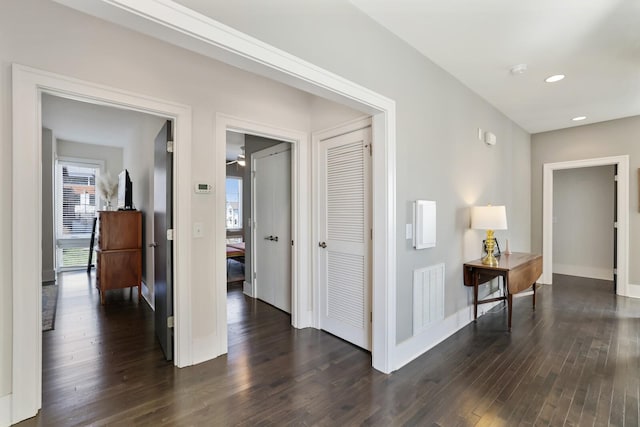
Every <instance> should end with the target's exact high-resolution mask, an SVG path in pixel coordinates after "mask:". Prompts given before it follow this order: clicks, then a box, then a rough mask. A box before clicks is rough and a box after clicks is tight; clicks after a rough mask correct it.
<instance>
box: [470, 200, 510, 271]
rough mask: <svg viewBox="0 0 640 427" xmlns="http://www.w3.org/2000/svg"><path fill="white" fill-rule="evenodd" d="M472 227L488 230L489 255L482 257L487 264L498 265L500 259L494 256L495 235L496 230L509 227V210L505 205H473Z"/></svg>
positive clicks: (487, 244) (487, 245)
mask: <svg viewBox="0 0 640 427" xmlns="http://www.w3.org/2000/svg"><path fill="white" fill-rule="evenodd" d="M471 228H473V229H476V230H487V239H486V248H487V255H486V256H485V257H484V258H482V263H483V264H485V265H491V266H496V265H498V260H497V259H496V257H495V256H493V249H494V248H495V244H496V239H495V237H493V231H494V230H506V229H507V210H506V209H505V207H504V206H491V205H488V206H473V207H472V208H471Z"/></svg>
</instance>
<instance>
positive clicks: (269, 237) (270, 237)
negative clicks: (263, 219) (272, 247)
mask: <svg viewBox="0 0 640 427" xmlns="http://www.w3.org/2000/svg"><path fill="white" fill-rule="evenodd" d="M264 240H273V236H267V237H265V238H264Z"/></svg>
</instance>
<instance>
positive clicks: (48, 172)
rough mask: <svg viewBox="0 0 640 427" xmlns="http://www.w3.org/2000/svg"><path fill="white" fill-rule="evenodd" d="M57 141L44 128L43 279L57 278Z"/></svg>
mask: <svg viewBox="0 0 640 427" xmlns="http://www.w3.org/2000/svg"><path fill="white" fill-rule="evenodd" d="M55 146H56V141H55V137H54V135H53V132H52V131H51V129H46V128H42V281H43V282H49V281H52V280H56V276H55V268H56V264H55V262H56V255H55V254H56V249H55V226H54V223H55V219H54V211H53V201H54V198H53V195H54V182H55V179H54V159H55V150H56V149H55Z"/></svg>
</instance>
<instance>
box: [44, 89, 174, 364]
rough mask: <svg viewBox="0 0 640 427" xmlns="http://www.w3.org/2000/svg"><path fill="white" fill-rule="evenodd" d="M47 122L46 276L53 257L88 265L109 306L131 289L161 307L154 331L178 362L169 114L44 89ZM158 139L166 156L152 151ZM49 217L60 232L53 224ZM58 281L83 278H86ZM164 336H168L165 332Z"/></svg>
mask: <svg viewBox="0 0 640 427" xmlns="http://www.w3.org/2000/svg"><path fill="white" fill-rule="evenodd" d="M42 125H43V137H42V169H43V172H44V171H46V170H49V169H51V167H52V166H53V171H54V173H53V174H47V173H43V175H42V194H43V203H42V214H41V216H42V230H43V243H42V247H43V251H42V254H43V258H42V266H43V273H42V274H43V281H44V279H46V278H48V277H49V268H48V266H49V265H55V268H54V272H57V273H58V275H59V274H60V273H62V272H66V271H83V272H84V271H86V273H87V274H86V276H85V285H86V287H87V288H88V297H89V298H91V297H93V296H95V295H94V294H95V292H99V294H100V300H101V303H102V304H105V305H106V306H110V305H114V304H115V305H118V304H122V299H121V296H122V295H123V292H121V290H123V289H124V290H125V292H124V293H125V294H127V295H129V299H130V300H131V301H132V302H133V303H134V304H133V307H137V309H139V310H144V309H147V308H146V307H145V305H148V306H149V307H150V309H153V308H155V309H156V310H155V312H156V315H159V316H160V317H161V321H160V322H158V325H157V327H156V328H155V331H156V335H157V336H158V339H159V341H160V343H161V345H162V348H163V350H165V354H166V357H167V359H169V360H171V358H172V345H171V344H172V342H173V338H172V329H171V328H167V317H169V316H171V315H172V313H173V307H172V302H171V298H170V297H171V292H168V291H167V290H169V291H170V290H171V287H170V286H169V287H168V286H166V284H169V285H171V281H170V280H167V277H168V278H169V279H170V278H171V277H172V274H171V269H172V267H173V263H172V261H171V258H170V256H169V257H164V256H163V254H164V253H167V251H168V250H170V249H171V248H170V245H167V240H166V234H167V233H166V230H167V228H171V227H170V226H169V227H167V225H166V224H165V222H167V221H165V222H162V221H161V220H163V219H168V223H169V224H170V220H171V210H172V209H171V206H172V203H171V195H172V193H173V188H172V183H171V179H170V178H171V173H170V172H171V169H172V160H171V158H170V156H171V153H170V152H168V151H167V140H168V139H172V138H171V135H172V132H171V121H166V120H165V119H164V118H162V117H158V116H156V115H150V114H145V113H142V112H137V111H131V110H127V109H122V108H114V107H112V106H104V105H96V104H91V103H87V102H83V101H82V100H77V99H67V98H63V97H60V96H54V95H50V94H46V93H45V94H43V95H42ZM161 128H162V130H161ZM159 131H160V134H159V135H158V132H159ZM154 140H155V142H154ZM158 144H159V149H160V150H159V151H160V155H159V156H155V158H154V145H155V148H156V150H155V151H158V150H157V148H158ZM167 170H168V172H169V173H167ZM159 171H160V172H161V175H160V176H159V175H158V172H159ZM52 175H53V179H52ZM118 177H120V178H122V180H121V181H120V182H119V181H118ZM167 177H168V178H169V179H168V180H167V179H165V178H167ZM48 199H51V200H52V201H51V203H48ZM167 205H168V206H169V209H167ZM117 208H119V209H120V210H118V211H115V210H116V209H117ZM98 218H99V219H100V221H99V223H98V224H99V225H98V226H96V220H97V219H98ZM52 223H53V227H52V228H53V232H48V231H47V229H48V228H49V227H50V226H51V224H52ZM100 233H101V234H102V235H101V236H100V237H99V238H98V234H100ZM122 236H127V237H130V238H128V239H123V238H122ZM158 236H160V237H162V238H158ZM94 237H95V239H94ZM94 242H95V245H94ZM50 248H53V250H52V251H51V250H49V249H50ZM165 260H168V262H164V261H165ZM61 282H62V283H74V284H75V285H76V286H77V284H78V283H79V279H78V277H77V276H76V277H75V278H74V279H73V280H71V281H69V280H61ZM140 284H142V285H140ZM54 287H55V289H56V290H57V289H58V288H59V287H58V286H55V285H54ZM96 288H98V289H97V290H96ZM140 288H142V289H143V292H142V295H140V293H139V292H135V295H136V296H137V298H135V297H134V293H133V292H130V291H131V290H132V289H136V290H138V289H140ZM50 289H52V288H49V287H47V288H43V304H44V305H47V306H48V305H49V302H50V300H54V298H50V297H49V295H50V294H51V295H54V293H51V292H50ZM45 290H46V291H47V292H45ZM94 291H95V292H94ZM69 292H70V291H69ZM69 292H67V291H66V290H65V289H62V288H60V292H55V295H58V294H60V295H61V297H63V298H64V297H65V296H67V297H68V295H69ZM54 302H55V303H57V302H58V299H57V298H55V301H54ZM90 304H93V303H90ZM167 305H168V307H167ZM55 307H56V305H54V308H53V309H52V310H51V309H49V310H47V309H44V310H43V324H44V323H47V324H49V323H50V324H51V325H53V324H54V321H55V315H56V310H55ZM163 307H164V309H162V308H163ZM107 308H109V307H104V306H103V307H102V309H107ZM93 309H94V310H98V309H100V306H98V307H95V306H94V307H93ZM58 314H60V313H58ZM62 314H63V315H64V313H62ZM50 316H53V317H52V319H51V320H49V319H48V317H50ZM163 329H164V330H166V333H162V330H163ZM149 330H150V331H151V330H153V329H152V328H149ZM167 334H168V336H169V338H168V339H164V340H163V338H164V337H165V336H166V335H167Z"/></svg>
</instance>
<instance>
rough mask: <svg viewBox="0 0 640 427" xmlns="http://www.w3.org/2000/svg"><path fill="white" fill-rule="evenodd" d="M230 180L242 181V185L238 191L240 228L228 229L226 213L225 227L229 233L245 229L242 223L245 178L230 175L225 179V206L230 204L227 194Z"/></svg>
mask: <svg viewBox="0 0 640 427" xmlns="http://www.w3.org/2000/svg"><path fill="white" fill-rule="evenodd" d="M230 179H235V180H236V181H240V185H239V186H238V188H239V190H238V204H239V206H240V208H239V209H238V216H239V222H240V226H239V227H235V228H228V227H226V219H227V218H226V213H225V227H226V228H227V231H230V232H234V231H242V230H243V229H244V223H243V222H242V213H243V212H244V206H243V202H242V196H243V195H242V186H243V184H244V178H243V177H241V176H234V175H228V176H227V177H226V178H225V181H224V183H225V196H224V199H225V205H226V204H227V203H228V202H229V200H228V199H227V192H226V189H227V185H226V184H227V181H228V180H230Z"/></svg>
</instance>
